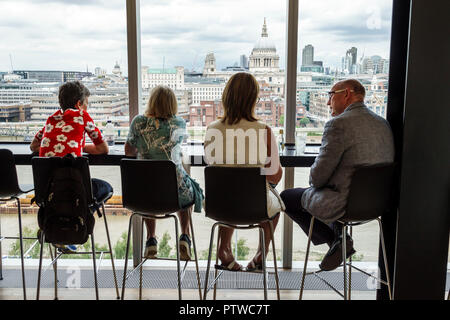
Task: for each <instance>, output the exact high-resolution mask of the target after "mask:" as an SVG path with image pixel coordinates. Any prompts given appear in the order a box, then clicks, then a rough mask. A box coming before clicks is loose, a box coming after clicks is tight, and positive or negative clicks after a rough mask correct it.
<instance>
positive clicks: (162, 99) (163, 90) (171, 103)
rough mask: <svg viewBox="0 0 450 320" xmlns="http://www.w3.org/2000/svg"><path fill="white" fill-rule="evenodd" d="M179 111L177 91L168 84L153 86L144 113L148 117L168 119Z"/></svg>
mask: <svg viewBox="0 0 450 320" xmlns="http://www.w3.org/2000/svg"><path fill="white" fill-rule="evenodd" d="M177 112H178V104H177V98H176V97H175V93H173V91H172V90H171V89H170V88H169V87H166V86H156V87H155V88H153V90H152V91H151V94H150V98H149V99H148V102H147V109H146V110H145V112H144V115H145V116H146V117H155V118H159V119H168V118H171V117H173V116H175V115H176V114H177Z"/></svg>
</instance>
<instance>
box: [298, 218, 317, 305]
mask: <svg viewBox="0 0 450 320" xmlns="http://www.w3.org/2000/svg"><path fill="white" fill-rule="evenodd" d="M314 219H315V218H314V217H311V221H310V222H309V232H308V244H307V246H306V255H305V263H304V265H303V274H302V282H301V284H300V296H299V298H298V299H299V300H302V297H303V289H304V287H305V277H306V268H307V265H308V258H309V249H310V247H311V236H312V231H313V226H314Z"/></svg>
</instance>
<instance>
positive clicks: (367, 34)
mask: <svg viewBox="0 0 450 320" xmlns="http://www.w3.org/2000/svg"><path fill="white" fill-rule="evenodd" d="M391 7H392V0H382V1H377V2H376V4H375V3H374V2H369V1H367V0H341V1H339V2H336V1H331V0H320V1H309V0H300V5H299V59H298V61H299V62H301V50H302V48H303V47H304V46H305V45H306V44H312V45H313V46H314V47H315V60H323V61H324V62H325V64H332V65H339V64H340V59H341V57H342V56H343V55H344V54H345V52H346V50H347V49H348V48H350V47H352V46H356V47H357V48H358V50H359V51H358V55H359V56H361V53H362V51H365V54H366V56H368V55H374V54H378V55H381V56H383V57H387V56H388V54H389V40H390V18H391ZM264 17H266V18H267V24H268V32H269V36H270V38H271V40H272V41H273V42H274V43H275V44H276V47H277V51H278V54H279V55H280V60H281V65H282V66H284V61H285V36H286V34H285V33H286V25H285V23H286V2H285V1H283V0H281V1H280V0H228V1H225V0H210V1H206V0H195V1H194V0H190V1H187V0H165V1H162V0H161V1H159V0H158V1H156V0H152V1H150V0H141V30H142V38H141V47H142V59H141V61H142V64H144V65H148V66H150V67H160V66H162V63H163V59H165V64H166V66H167V67H172V66H175V65H183V66H185V67H186V68H188V69H191V68H192V66H194V67H196V69H197V70H201V69H202V67H203V62H204V58H205V55H206V53H208V52H211V51H212V52H214V53H215V56H216V60H217V64H218V67H219V68H222V67H225V66H227V65H232V64H233V63H234V62H237V61H239V56H240V55H241V54H246V55H247V56H248V55H249V54H250V53H251V50H252V48H253V46H254V44H255V43H256V42H257V41H258V39H259V37H260V34H261V27H262V23H263V19H264ZM378 17H379V19H378ZM0 33H1V34H2V41H1V42H0V70H1V71H7V70H10V61H9V54H11V55H12V58H13V64H14V68H15V69H51V70H85V69H86V66H89V69H90V70H91V71H92V70H93V69H94V68H95V67H97V66H100V67H102V68H106V69H107V70H108V71H111V69H112V67H113V65H114V64H115V61H116V60H118V61H119V63H120V64H121V67H122V69H123V70H124V71H125V73H126V67H127V48H126V12H125V1H122V0H114V1H104V0H102V1H100V0H97V1H87V0H86V1H85V0H83V1H74V0H72V1H56V0H54V1H51V0H34V1H31V0H30V1H24V0H22V1H13V0H4V1H1V2H0Z"/></svg>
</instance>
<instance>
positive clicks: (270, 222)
mask: <svg viewBox="0 0 450 320" xmlns="http://www.w3.org/2000/svg"><path fill="white" fill-rule="evenodd" d="M269 225H270V237H271V239H272V250H273V266H274V268H275V284H276V287H277V300H280V285H279V279H278V268H277V254H276V252H275V236H274V230H273V223H272V220H270V221H269Z"/></svg>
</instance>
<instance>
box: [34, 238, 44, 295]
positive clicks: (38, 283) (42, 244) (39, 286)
mask: <svg viewBox="0 0 450 320" xmlns="http://www.w3.org/2000/svg"><path fill="white" fill-rule="evenodd" d="M44 245H45V235H44V231H41V248H40V253H39V268H38V281H37V288H36V300H39V293H40V290H41V274H42V254H43V252H44Z"/></svg>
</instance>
